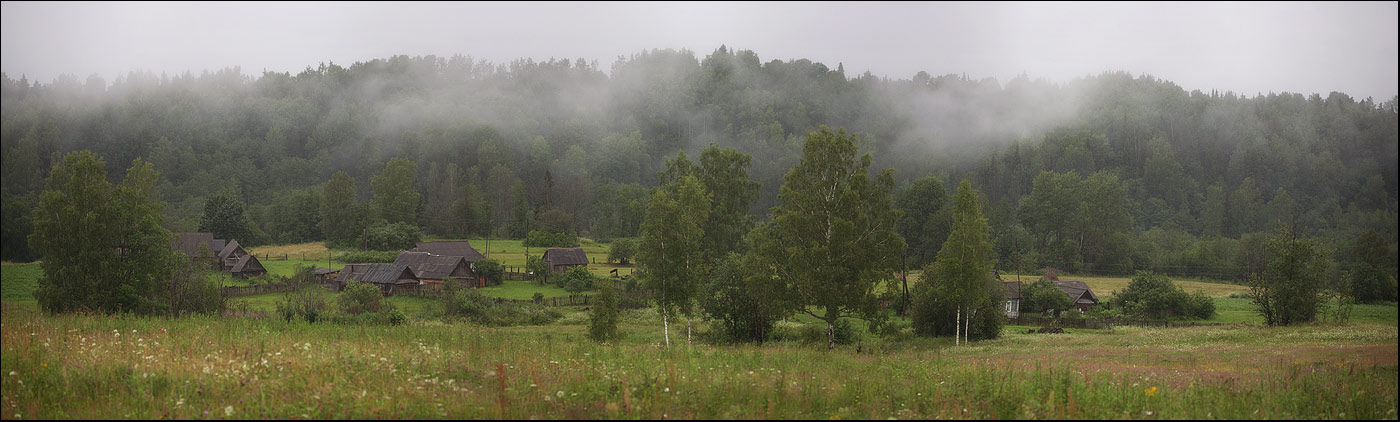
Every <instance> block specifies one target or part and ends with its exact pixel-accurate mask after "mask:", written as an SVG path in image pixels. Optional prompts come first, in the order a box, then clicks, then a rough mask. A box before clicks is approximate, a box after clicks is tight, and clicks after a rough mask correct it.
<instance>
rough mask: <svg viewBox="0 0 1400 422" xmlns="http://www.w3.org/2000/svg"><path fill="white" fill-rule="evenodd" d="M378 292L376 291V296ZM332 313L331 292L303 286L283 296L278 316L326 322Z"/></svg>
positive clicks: (289, 319) (286, 318) (285, 318)
mask: <svg viewBox="0 0 1400 422" xmlns="http://www.w3.org/2000/svg"><path fill="white" fill-rule="evenodd" d="M352 284H354V283H352ZM347 290H348V288H347ZM378 290H379V289H375V293H376V294H377V293H378ZM341 297H342V298H344V296H341ZM331 312H332V309H331V298H330V292H327V291H326V289H323V288H321V287H318V286H303V287H302V288H299V289H296V290H293V291H290V292H287V293H285V294H283V295H282V300H281V301H279V302H277V315H280V316H281V317H282V319H284V320H287V321H294V320H297V319H302V320H305V321H306V322H317V321H324V320H326V319H328V318H329V317H330V315H331Z"/></svg>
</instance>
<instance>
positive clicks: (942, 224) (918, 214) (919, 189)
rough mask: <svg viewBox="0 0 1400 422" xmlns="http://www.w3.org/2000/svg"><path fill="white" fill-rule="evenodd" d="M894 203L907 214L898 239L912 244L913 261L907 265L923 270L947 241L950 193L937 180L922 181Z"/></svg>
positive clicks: (902, 192)
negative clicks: (900, 238)
mask: <svg viewBox="0 0 1400 422" xmlns="http://www.w3.org/2000/svg"><path fill="white" fill-rule="evenodd" d="M894 203H895V206H897V207H899V209H900V211H903V212H904V215H902V216H900V218H899V235H900V236H903V237H904V241H905V242H908V243H909V255H910V257H911V259H910V261H909V262H908V263H906V265H908V266H911V267H916V268H917V267H921V266H923V265H924V264H927V263H928V262H929V261H930V260H932V259H933V257H934V255H936V254H937V253H938V249H939V248H940V247H942V246H943V240H945V239H947V238H948V229H949V225H950V224H952V217H951V210H952V208H951V207H949V206H948V190H947V189H946V188H944V186H943V181H942V180H939V178H938V177H937V176H926V177H921V178H918V179H914V181H913V182H910V183H909V185H907V186H905V187H904V188H902V189H900V190H899V192H898V193H896V194H895V196H894Z"/></svg>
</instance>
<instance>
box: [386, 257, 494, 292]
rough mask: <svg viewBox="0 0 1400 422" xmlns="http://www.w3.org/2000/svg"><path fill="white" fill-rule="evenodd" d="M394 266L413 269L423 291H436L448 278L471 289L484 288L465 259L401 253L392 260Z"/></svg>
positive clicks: (482, 282) (481, 281)
mask: <svg viewBox="0 0 1400 422" xmlns="http://www.w3.org/2000/svg"><path fill="white" fill-rule="evenodd" d="M394 265H405V266H408V267H410V268H412V269H413V273H414V274H417V275H418V279H419V280H422V281H423V288H424V289H432V290H437V289H441V288H442V287H443V281H444V280H446V279H448V278H453V279H457V280H459V281H462V282H463V283H465V285H468V286H472V287H486V284H485V280H481V279H480V278H479V277H477V276H476V272H473V271H472V267H471V263H470V262H468V261H467V259H466V258H465V257H461V256H444V255H434V254H431V253H427V252H401V253H399V256H398V258H396V259H394Z"/></svg>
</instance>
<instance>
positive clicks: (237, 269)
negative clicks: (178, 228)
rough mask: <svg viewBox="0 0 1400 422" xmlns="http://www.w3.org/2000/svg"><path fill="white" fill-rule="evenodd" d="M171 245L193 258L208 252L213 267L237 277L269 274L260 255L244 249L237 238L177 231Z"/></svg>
mask: <svg viewBox="0 0 1400 422" xmlns="http://www.w3.org/2000/svg"><path fill="white" fill-rule="evenodd" d="M170 246H171V248H173V249H175V250H176V251H179V252H181V253H183V254H185V255H186V256H189V257H190V259H191V260H197V259H199V254H200V253H203V252H207V253H209V260H210V262H209V266H210V267H211V268H213V269H216V270H219V271H224V272H228V273H230V274H233V275H234V276H235V277H257V276H261V275H263V274H267V268H266V267H263V265H262V262H261V261H258V257H256V256H253V255H252V254H250V253H248V251H246V250H244V249H243V247H242V246H240V245H239V244H238V241H237V240H229V241H227V242H225V241H224V239H215V238H214V234H213V233H198V232H195V233H175V238H174V239H172V240H171V244H170Z"/></svg>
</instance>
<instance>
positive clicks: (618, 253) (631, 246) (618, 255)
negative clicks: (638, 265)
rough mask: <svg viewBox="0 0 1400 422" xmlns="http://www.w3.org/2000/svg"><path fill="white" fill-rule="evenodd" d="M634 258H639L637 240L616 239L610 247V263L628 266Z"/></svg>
mask: <svg viewBox="0 0 1400 422" xmlns="http://www.w3.org/2000/svg"><path fill="white" fill-rule="evenodd" d="M634 256H637V239H632V238H622V239H615V240H613V242H612V245H611V246H609V247H608V262H617V263H618V264H622V265H627V264H628V262H629V261H631V260H632V257H634Z"/></svg>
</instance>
